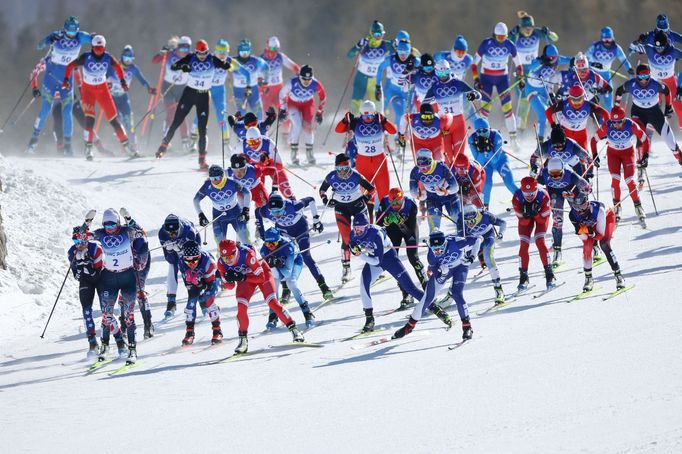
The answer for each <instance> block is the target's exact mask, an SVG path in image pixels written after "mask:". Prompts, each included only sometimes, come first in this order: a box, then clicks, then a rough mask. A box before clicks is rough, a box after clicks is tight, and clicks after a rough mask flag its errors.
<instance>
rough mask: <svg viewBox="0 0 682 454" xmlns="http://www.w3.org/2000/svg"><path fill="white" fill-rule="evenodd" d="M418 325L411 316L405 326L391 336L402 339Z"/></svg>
mask: <svg viewBox="0 0 682 454" xmlns="http://www.w3.org/2000/svg"><path fill="white" fill-rule="evenodd" d="M416 325H417V321H416V320H415V319H413V318H412V317H410V319H409V320H408V321H407V323H405V326H403V327H402V328H400V329H399V330H398V331H396V332H395V333H393V336H391V338H392V339H400V338H403V337H405V336H407V335H408V334H410V333H411V332H412V330H414V327H415V326H416Z"/></svg>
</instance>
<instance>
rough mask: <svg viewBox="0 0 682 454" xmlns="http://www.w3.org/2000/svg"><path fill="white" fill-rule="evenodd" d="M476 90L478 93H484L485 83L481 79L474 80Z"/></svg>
mask: <svg viewBox="0 0 682 454" xmlns="http://www.w3.org/2000/svg"><path fill="white" fill-rule="evenodd" d="M474 88H475V89H476V90H478V91H483V83H482V82H481V80H480V79H476V80H474Z"/></svg>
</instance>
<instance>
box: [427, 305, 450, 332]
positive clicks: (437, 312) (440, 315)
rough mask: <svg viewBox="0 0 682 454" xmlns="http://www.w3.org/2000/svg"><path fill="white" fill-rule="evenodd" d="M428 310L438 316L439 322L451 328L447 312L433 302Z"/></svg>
mask: <svg viewBox="0 0 682 454" xmlns="http://www.w3.org/2000/svg"><path fill="white" fill-rule="evenodd" d="M429 310H430V311H431V313H432V314H433V315H435V316H436V317H438V318H439V319H440V321H441V322H443V323H445V324H446V325H447V327H448V329H450V328H452V318H450V314H448V313H447V312H445V311H444V310H443V309H441V308H440V307H438V306H437V305H435V304H432V305H431V307H430V308H429Z"/></svg>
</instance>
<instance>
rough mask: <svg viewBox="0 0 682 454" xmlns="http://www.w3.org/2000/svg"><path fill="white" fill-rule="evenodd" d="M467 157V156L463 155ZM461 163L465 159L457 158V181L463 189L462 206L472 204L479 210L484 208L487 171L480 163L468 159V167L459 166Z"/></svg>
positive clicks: (455, 167) (455, 173)
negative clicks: (484, 186)
mask: <svg viewBox="0 0 682 454" xmlns="http://www.w3.org/2000/svg"><path fill="white" fill-rule="evenodd" d="M461 156H464V157H466V155H461ZM459 161H463V159H460V158H457V160H455V166H454V169H453V170H454V172H453V174H454V175H455V179H456V180H457V183H458V184H459V186H460V188H461V189H462V204H463V205H466V204H472V205H474V206H476V207H478V208H483V199H482V195H481V194H483V185H484V184H485V169H484V168H483V166H482V165H481V164H479V163H478V161H475V160H474V161H473V162H471V160H470V159H468V157H467V159H466V162H468V166H467V165H466V164H465V165H464V166H460V165H458V162H459Z"/></svg>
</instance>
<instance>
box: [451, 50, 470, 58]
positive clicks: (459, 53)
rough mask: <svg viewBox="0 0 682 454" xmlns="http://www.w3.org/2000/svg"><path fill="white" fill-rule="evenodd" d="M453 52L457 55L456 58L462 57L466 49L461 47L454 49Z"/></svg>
mask: <svg viewBox="0 0 682 454" xmlns="http://www.w3.org/2000/svg"><path fill="white" fill-rule="evenodd" d="M454 52H455V57H457V58H464V55H465V54H466V53H467V51H466V50H462V49H455V50H454Z"/></svg>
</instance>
